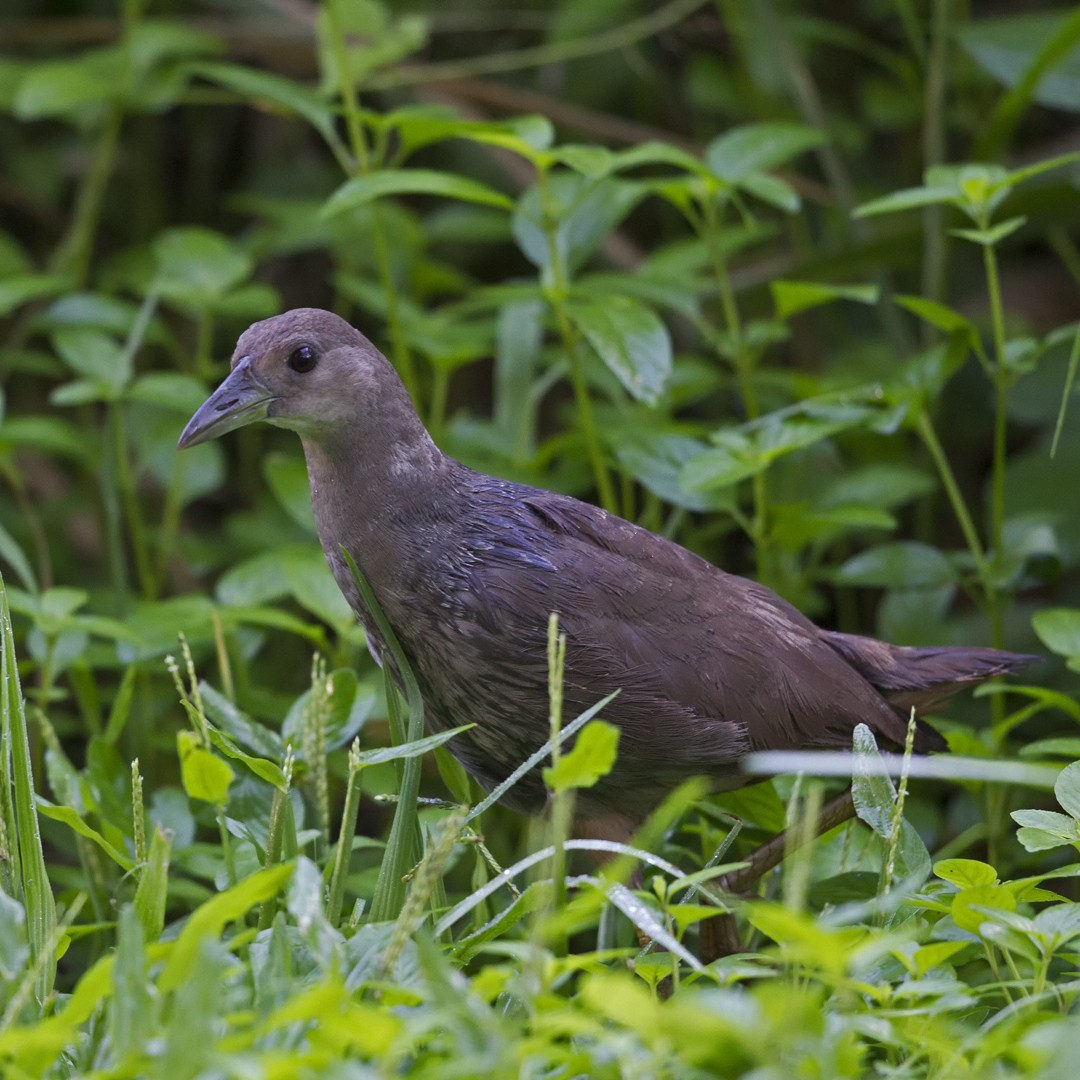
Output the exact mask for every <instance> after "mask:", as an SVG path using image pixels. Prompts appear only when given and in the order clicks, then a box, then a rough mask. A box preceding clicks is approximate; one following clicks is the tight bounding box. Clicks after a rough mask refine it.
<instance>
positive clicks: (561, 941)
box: [548, 611, 573, 956]
mask: <svg viewBox="0 0 1080 1080" xmlns="http://www.w3.org/2000/svg"><path fill="white" fill-rule="evenodd" d="M565 667H566V634H565V633H563V634H560V633H559V616H558V613H557V612H554V611H553V612H552V613H551V616H550V618H549V619H548V700H549V703H550V712H549V715H548V726H549V728H550V736H551V767H552V770H553V771H555V770H557V769H558V766H559V758H560V757H561V756H562V748H561V745H560V739H559V733H560V731H561V730H562V705H563V673H564V671H565ZM572 798H573V792H572V791H570V790H567V789H564V788H559V789H557V790H556V791H554V792H553V794H552V806H551V832H552V844H553V846H554V849H555V854H554V857H553V858H552V860H551V878H552V885H553V889H554V891H553V895H552V909H553V910H554V911H555V912H556V913H558V912H561V911H563V909H564V908H565V907H566V838H567V835H568V834H569V831H570V819H571V800H572ZM550 945H551V948H552V950H553V951H554V953H555V955H556V956H562V955H564V954H565V952H566V935H565V933H563V932H562V931H560V932H559V933H558V934H557V935H555V939H554V940H552V941H551V942H550Z"/></svg>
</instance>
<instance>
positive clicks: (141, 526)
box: [109, 402, 157, 600]
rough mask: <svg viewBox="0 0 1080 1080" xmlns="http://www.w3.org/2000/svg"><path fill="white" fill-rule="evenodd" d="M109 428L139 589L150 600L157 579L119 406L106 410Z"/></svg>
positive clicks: (155, 593)
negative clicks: (107, 411)
mask: <svg viewBox="0 0 1080 1080" xmlns="http://www.w3.org/2000/svg"><path fill="white" fill-rule="evenodd" d="M109 427H110V428H111V434H112V444H113V457H114V465H115V468H116V484H117V487H118V488H119V490H120V501H121V504H122V506H123V509H124V514H125V516H126V517H127V524H128V532H129V534H130V537H131V548H132V551H133V552H134V555H135V570H136V573H137V574H138V578H139V586H140V588H141V589H142V594H143V596H144V597H145V598H147V599H149V600H153V599H155V598H156V596H157V579H156V577H155V574H154V564H153V560H152V559H151V557H150V547H149V543H148V541H147V537H146V526H145V523H144V522H143V517H142V506H141V504H140V502H139V495H138V492H137V491H136V490H135V477H134V474H133V473H132V470H131V457H130V454H129V451H128V444H127V433H126V431H125V430H124V417H123V413H122V406H121V405H120V403H119V402H113V403H112V405H110V407H109Z"/></svg>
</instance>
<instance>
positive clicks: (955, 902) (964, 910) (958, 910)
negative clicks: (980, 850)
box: [950, 860, 1016, 934]
mask: <svg viewBox="0 0 1080 1080" xmlns="http://www.w3.org/2000/svg"><path fill="white" fill-rule="evenodd" d="M950 861H964V860H950ZM977 908H998V909H1000V910H1001V911H1015V910H1016V897H1015V896H1014V895H1013V893H1012V891H1011V890H1010V889H1009V888H1008V887H1007V886H1005V885H990V884H987V885H973V886H971V887H970V888H966V889H962V890H961V891H960V892H958V893H957V894H956V895H955V896H954V897H953V899H952V907H951V909H950V914H951V915H952V917H953V922H954V923H956V925H957V926H959V927H960V929H961V930H967V931H969V932H970V933H972V934H978V933H980V928H981V927H982V924H983V923H984V922H986V921H987V918H988V916H987V915H986V914H985V913H984V912H981V911H978V910H976V909H977Z"/></svg>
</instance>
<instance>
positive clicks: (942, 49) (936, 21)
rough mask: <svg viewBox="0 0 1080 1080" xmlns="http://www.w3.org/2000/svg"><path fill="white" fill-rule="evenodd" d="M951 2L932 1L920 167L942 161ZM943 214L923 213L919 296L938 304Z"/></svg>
mask: <svg viewBox="0 0 1080 1080" xmlns="http://www.w3.org/2000/svg"><path fill="white" fill-rule="evenodd" d="M950 4H951V0H932V5H931V10H932V14H931V23H930V51H929V58H928V61H927V69H926V79H925V87H926V92H925V98H924V106H923V116H924V119H923V167H924V168H930V167H932V166H934V165H940V164H941V162H942V161H944V160H945V84H946V80H947V74H948V69H947V63H948V55H949V7H950ZM944 221H945V212H944V207H942V206H940V205H934V206H927V207H926V208H925V209H924V210H923V266H922V294H923V296H926V297H928V298H929V299H931V300H937V301H938V302H940V301H941V300H942V299H943V298H944V295H945V268H946V265H947V258H948V234H947V233H946V232H945V229H944V227H943V226H944ZM923 333H924V339H925V340H927V341H929V340H930V338H931V336H932V335H933V334H934V333H935V331H934V328H933V327H932V326H931V325H930V323H928V322H927V323H924V324H923Z"/></svg>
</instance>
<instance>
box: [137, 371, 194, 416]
mask: <svg viewBox="0 0 1080 1080" xmlns="http://www.w3.org/2000/svg"><path fill="white" fill-rule="evenodd" d="M124 397H125V398H126V399H127V400H128V401H139V402H142V403H143V404H146V405H155V406H157V407H158V408H160V409H168V410H169V411H170V412H175V413H181V414H183V415H186V416H190V415H191V414H192V413H193V412H194V411H195V410H196V409H197V408H198V407H199V406H200V405H201V404H202V403H203V402H204V401H205V400H206V388H205V387H204V386H203V384H202V383H201V382H199V380H198V379H196V378H195V377H194V376H192V375H184V374H183V373H182V372H179V371H150V372H147V373H146V374H145V375H140V376H138V378H136V379H135V380H134V382H132V383H131V385H130V386H129V387H128V388H127V391H126V393H125V394H124Z"/></svg>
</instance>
